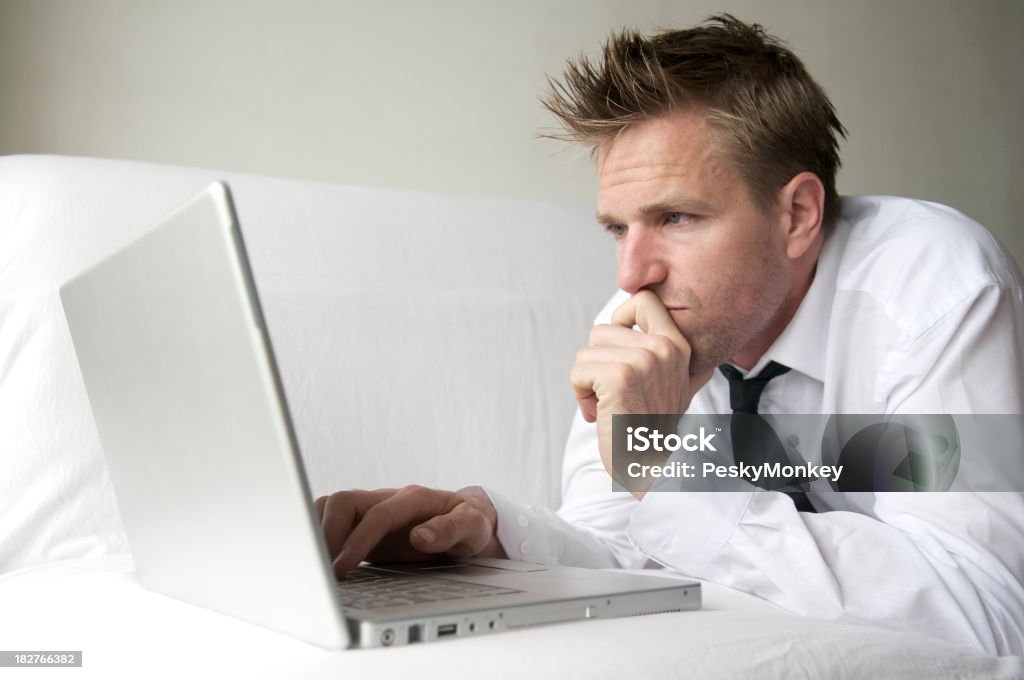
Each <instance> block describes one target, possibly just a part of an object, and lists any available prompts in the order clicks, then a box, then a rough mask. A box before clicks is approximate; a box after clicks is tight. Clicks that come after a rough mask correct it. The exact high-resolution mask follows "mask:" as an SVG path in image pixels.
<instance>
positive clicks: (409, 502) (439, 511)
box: [334, 486, 460, 574]
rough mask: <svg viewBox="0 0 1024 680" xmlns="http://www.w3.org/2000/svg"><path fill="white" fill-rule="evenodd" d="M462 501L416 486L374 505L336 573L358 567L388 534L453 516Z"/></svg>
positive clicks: (348, 541) (345, 549)
mask: <svg viewBox="0 0 1024 680" xmlns="http://www.w3.org/2000/svg"><path fill="white" fill-rule="evenodd" d="M459 498H460V497H459V496H456V495H455V494H454V493H451V492H447V491H437V490H434V489H426V488H423V487H416V486H413V487H406V488H405V489H402V490H400V491H399V492H397V493H395V494H394V495H393V496H391V497H390V498H387V499H385V500H382V501H381V502H379V503H377V504H375V505H374V506H373V507H371V508H369V509H368V510H367V511H366V513H365V514H364V515H363V517H362V519H361V520H360V521H359V523H358V524H357V525H356V526H355V528H353V529H352V531H351V533H349V535H348V538H347V539H346V540H345V543H344V544H343V545H342V549H341V551H340V552H339V553H338V556H337V557H336V558H335V559H334V571H335V573H337V574H342V573H344V572H346V571H348V570H349V569H352V568H353V567H355V566H356V565H358V564H359V563H360V562H362V561H363V560H364V559H366V556H367V555H369V554H370V551H371V550H373V548H374V547H375V546H376V545H377V544H378V543H380V542H381V540H383V539H384V537H386V536H387V535H388V534H390V533H392V532H394V531H397V530H398V529H401V528H402V527H405V526H408V525H410V524H412V523H414V522H422V521H423V520H426V519H429V518H431V517H434V516H436V515H444V514H446V513H448V512H450V511H451V509H452V508H453V507H455V506H456V505H458V502H459Z"/></svg>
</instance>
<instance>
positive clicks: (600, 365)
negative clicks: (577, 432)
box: [569, 361, 633, 422]
mask: <svg viewBox="0 0 1024 680" xmlns="http://www.w3.org/2000/svg"><path fill="white" fill-rule="evenodd" d="M632 371H633V368H632V367H631V366H630V365H629V364H627V363H623V362H620V361H614V362H598V361H590V362H584V363H579V364H576V365H575V366H573V367H572V371H570V373H569V380H570V382H571V383H572V389H573V394H574V396H575V397H576V403H578V404H579V405H580V410H581V411H582V412H583V417H584V419H586V420H587V422H594V420H596V419H597V408H598V405H599V404H600V403H601V400H602V399H603V398H605V397H606V396H607V391H606V388H607V386H608V385H622V384H623V383H624V381H625V380H627V379H628V374H629V373H631V372H632Z"/></svg>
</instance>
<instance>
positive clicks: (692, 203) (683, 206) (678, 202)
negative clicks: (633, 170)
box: [597, 196, 714, 225]
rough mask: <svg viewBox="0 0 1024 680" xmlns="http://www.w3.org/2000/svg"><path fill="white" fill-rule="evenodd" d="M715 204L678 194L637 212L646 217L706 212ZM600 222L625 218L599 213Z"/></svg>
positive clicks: (605, 222)
mask: <svg viewBox="0 0 1024 680" xmlns="http://www.w3.org/2000/svg"><path fill="white" fill-rule="evenodd" d="M713 210H714V208H713V206H712V205H711V204H710V203H708V202H707V201H702V200H701V199H699V198H691V197H687V196H677V197H674V198H669V199H667V200H664V201H657V202H655V203H649V204H647V205H643V206H640V208H639V209H638V210H637V213H639V214H640V215H643V216H644V217H649V216H651V215H662V214H664V213H670V212H682V213H690V214H706V213H710V212H713ZM597 223H598V224H605V225H610V224H622V223H623V220H620V219H617V218H616V217H615V216H613V215H611V214H609V213H602V212H598V213H597Z"/></svg>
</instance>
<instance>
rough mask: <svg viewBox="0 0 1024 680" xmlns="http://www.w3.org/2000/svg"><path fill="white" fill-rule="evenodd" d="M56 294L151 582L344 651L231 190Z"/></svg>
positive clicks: (222, 189) (167, 222) (138, 560)
mask: <svg viewBox="0 0 1024 680" xmlns="http://www.w3.org/2000/svg"><path fill="white" fill-rule="evenodd" d="M60 295H61V300H62V302H63V305H64V311H65V315H66V317H67V320H68V325H69V327H70V330H71V334H72V338H73V340H74V345H75V351H76V353H77V355H78V360H79V364H80V366H81V370H82V375H83V377H84V379H85V385H86V389H87V392H88V395H89V401H90V404H91V406H92V409H93V413H94V415H95V420H96V426H97V428H98V430H99V434H100V439H101V441H102V442H103V448H104V452H105V455H106V458H107V463H108V467H109V469H110V475H111V479H112V481H113V484H114V488H115V493H116V495H117V500H118V505H119V507H120V510H121V517H122V519H123V521H124V524H125V531H126V532H127V535H128V540H129V543H130V545H131V548H132V554H133V556H134V560H135V566H136V571H137V573H138V576H139V580H140V582H141V583H142V585H143V586H144V587H146V588H148V589H150V590H155V591H158V592H161V593H165V594H167V595H171V596H173V597H175V598H178V599H181V600H185V601H187V602H192V603H195V604H198V605H201V606H203V607H207V608H209V609H213V610H216V611H220V612H223V613H226V614H230V615H232V616H235V617H238V618H241V619H244V620H247V621H250V622H252V623H256V624H259V625H262V626H266V627H267V628H271V629H273V630H277V631H280V632H284V633H288V634H291V635H294V636H296V637H300V638H302V639H304V640H307V641H309V642H312V643H314V644H317V645H320V646H322V647H327V648H341V647H346V646H348V642H349V639H348V636H347V632H346V627H345V624H344V618H343V616H342V612H341V607H340V603H339V602H338V598H337V596H336V593H335V588H336V583H335V579H334V575H333V573H331V572H330V571H329V569H328V565H329V564H330V562H329V560H328V559H327V552H326V546H325V544H324V541H323V539H322V536H321V532H320V528H319V523H318V522H317V518H316V514H315V511H314V509H313V507H312V505H311V503H309V500H308V499H309V497H310V495H309V489H308V485H307V482H306V479H305V476H304V473H303V468H302V464H301V461H300V459H299V455H298V446H297V444H296V439H295V434H294V432H293V430H292V427H291V423H290V420H289V418H288V415H287V405H286V401H285V395H284V392H283V390H282V389H281V385H280V381H279V377H278V374H277V370H276V366H275V364H274V357H273V353H272V351H271V349H270V343H269V340H268V337H267V331H266V327H265V325H264V323H263V318H262V315H261V313H260V306H259V301H258V299H257V295H256V289H255V287H254V285H253V279H252V273H251V271H250V270H249V267H248V262H247V258H246V256H245V249H244V246H243V242H242V234H241V231H240V230H239V227H238V220H237V218H236V215H235V211H234V207H233V205H232V201H231V197H230V192H229V191H228V188H227V186H226V185H225V184H223V183H215V184H212V185H211V186H210V187H208V188H207V189H206V190H205V191H204V192H203V193H202V194H200V195H199V196H197V197H196V198H194V199H192V200H191V201H189V202H188V203H187V204H186V205H184V206H182V207H181V208H180V209H178V210H177V211H175V212H174V213H173V214H171V215H170V216H168V217H167V218H165V219H164V220H162V221H161V222H160V223H159V224H158V225H157V226H156V227H155V228H154V229H152V230H150V231H148V232H147V233H145V234H144V235H142V236H140V237H139V238H137V239H136V240H135V241H133V242H132V243H131V244H129V245H128V246H126V247H125V248H123V249H122V250H120V251H118V252H117V253H115V254H114V255H112V256H111V257H110V258H108V259H106V260H104V261H103V262H101V263H99V264H97V265H95V266H94V267H92V268H91V269H89V270H88V271H86V272H84V273H82V274H80V275H79V276H77V277H76V278H74V279H72V280H71V281H69V282H67V283H66V284H65V285H64V286H62V287H61V292H60ZM183 376H187V379H183Z"/></svg>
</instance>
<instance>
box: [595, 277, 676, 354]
mask: <svg viewBox="0 0 1024 680" xmlns="http://www.w3.org/2000/svg"><path fill="white" fill-rule="evenodd" d="M612 324H613V325H616V326H622V327H624V328H633V326H639V327H640V329H641V330H642V331H643V332H644V333H651V334H654V335H663V336H665V337H666V338H668V339H669V340H672V342H673V344H675V345H676V346H677V347H679V348H680V349H681V350H685V351H686V353H687V354H689V347H690V345H689V343H688V342H687V341H686V339H685V338H684V337H683V334H682V333H680V332H679V327H678V326H676V322H675V321H673V320H672V315H671V314H669V313H668V310H667V309H665V305H663V304H662V303H661V300H659V299H658V296H657V295H655V294H654V293H652V292H651V291H649V290H642V291H640V292H639V293H637V294H636V295H634V296H632V297H631V298H629V299H628V300H626V301H625V302H624V303H622V304H621V305H620V306H619V307H618V309H616V310H615V311H614V312H612Z"/></svg>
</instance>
